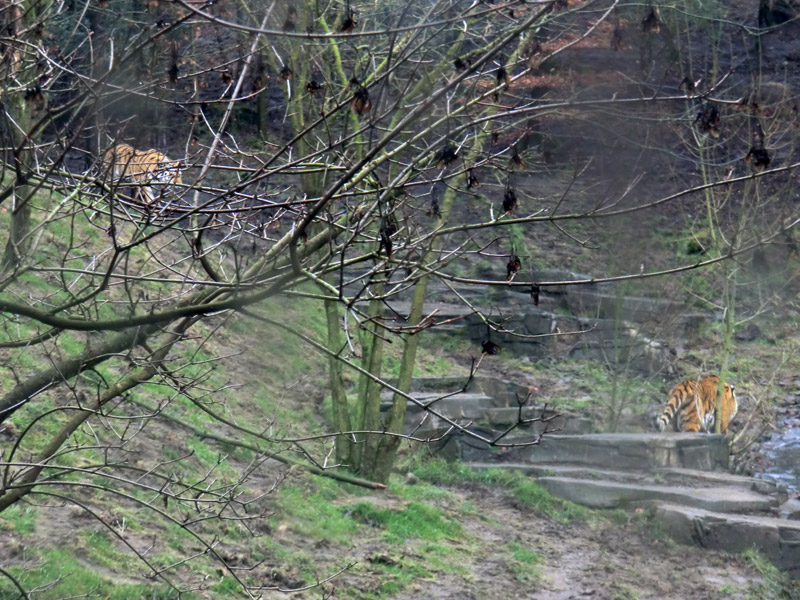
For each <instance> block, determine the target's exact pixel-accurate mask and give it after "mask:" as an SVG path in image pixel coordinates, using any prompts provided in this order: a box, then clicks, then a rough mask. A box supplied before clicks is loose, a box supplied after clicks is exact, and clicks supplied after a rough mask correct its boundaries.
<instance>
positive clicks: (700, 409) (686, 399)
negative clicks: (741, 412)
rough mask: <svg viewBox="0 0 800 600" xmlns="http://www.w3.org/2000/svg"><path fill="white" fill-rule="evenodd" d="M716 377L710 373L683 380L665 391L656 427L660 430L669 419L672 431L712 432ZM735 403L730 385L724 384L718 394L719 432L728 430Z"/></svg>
mask: <svg viewBox="0 0 800 600" xmlns="http://www.w3.org/2000/svg"><path fill="white" fill-rule="evenodd" d="M718 386H719V377H718V376H717V375H710V376H708V377H705V378H703V379H701V380H700V383H699V384H698V382H697V381H696V380H694V379H689V380H687V381H683V382H681V383H679V384H678V385H676V386H675V387H674V388H672V389H671V390H670V392H669V401H668V402H667V405H666V406H665V407H664V410H663V411H662V412H661V414H660V415H659V416H658V417H657V418H656V428H657V429H658V430H659V431H664V430H665V429H666V428H667V425H668V424H669V423H670V421H671V422H672V426H673V428H674V429H675V431H694V432H698V431H705V432H709V433H713V432H714V425H715V424H716V408H715V407H716V402H717V388H718ZM738 408H739V405H738V404H737V402H736V394H734V393H733V386H732V385H729V384H727V383H726V384H725V391H724V393H723V395H722V427H721V431H722V433H727V432H728V425H729V424H730V422H731V421H732V420H733V418H734V417H735V416H736V411H737V410H738Z"/></svg>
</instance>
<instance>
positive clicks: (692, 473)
mask: <svg viewBox="0 0 800 600" xmlns="http://www.w3.org/2000/svg"><path fill="white" fill-rule="evenodd" d="M654 474H655V476H656V477H657V478H660V479H662V480H663V481H665V482H667V483H674V484H678V485H690V486H707V487H711V486H724V487H738V488H742V489H746V490H752V491H754V492H758V493H759V494H767V495H770V496H778V495H782V494H783V492H784V488H782V487H781V486H779V485H778V484H776V483H775V482H774V481H767V480H766V479H759V478H758V477H747V476H746V475H735V474H733V473H723V472H719V471H700V470H698V469H675V468H666V469H656V470H655V471H654Z"/></svg>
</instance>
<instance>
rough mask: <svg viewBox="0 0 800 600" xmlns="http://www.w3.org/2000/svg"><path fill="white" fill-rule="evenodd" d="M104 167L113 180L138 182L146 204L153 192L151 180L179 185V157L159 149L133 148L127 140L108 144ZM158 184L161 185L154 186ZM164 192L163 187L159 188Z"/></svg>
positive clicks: (151, 198) (180, 181) (154, 193)
mask: <svg viewBox="0 0 800 600" xmlns="http://www.w3.org/2000/svg"><path fill="white" fill-rule="evenodd" d="M103 162H105V164H106V166H107V168H108V169H109V170H110V171H111V172H112V173H113V177H114V180H116V181H121V180H123V179H127V180H128V181H130V182H132V183H135V184H138V185H140V186H141V187H140V190H141V193H142V194H143V195H144V199H145V201H146V202H147V203H148V204H149V203H151V202H153V201H154V200H155V199H156V197H157V196H158V195H159V194H156V191H155V189H154V186H151V185H150V184H151V183H158V184H168V185H181V184H182V183H183V179H182V178H181V167H182V166H183V165H182V163H181V162H180V161H177V160H171V159H169V158H168V157H166V156H165V155H163V154H162V153H161V152H159V151H158V150H153V149H152V148H151V149H150V150H136V149H135V148H134V147H133V146H129V145H128V144H117V145H115V146H112V147H111V148H109V149H108V150H107V151H106V153H105V155H104V156H103ZM156 187H160V186H156ZM162 192H163V189H162Z"/></svg>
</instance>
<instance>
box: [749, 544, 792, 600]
mask: <svg viewBox="0 0 800 600" xmlns="http://www.w3.org/2000/svg"><path fill="white" fill-rule="evenodd" d="M742 557H743V558H744V560H745V562H746V563H747V565H748V566H749V567H750V568H751V569H753V570H754V571H755V572H756V573H758V574H759V575H760V576H761V581H760V582H759V583H757V584H755V585H753V586H752V588H751V589H750V590H749V591H748V594H747V598H748V600H797V599H798V598H800V582H798V581H792V579H791V578H790V577H789V575H788V574H786V573H784V572H782V571H780V570H779V569H778V568H777V567H776V566H775V565H773V564H772V563H771V562H770V561H769V559H768V558H766V557H765V556H764V555H762V554H761V553H760V552H759V551H758V550H756V549H755V548H752V549H751V550H747V551H745V552H743V553H742Z"/></svg>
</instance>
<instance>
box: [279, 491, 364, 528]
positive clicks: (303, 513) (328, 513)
mask: <svg viewBox="0 0 800 600" xmlns="http://www.w3.org/2000/svg"><path fill="white" fill-rule="evenodd" d="M312 481H313V483H314V486H315V487H316V489H313V488H312V489H309V488H308V487H306V486H299V485H293V484H284V485H282V486H281V487H280V488H279V490H278V492H277V509H278V510H277V513H276V515H275V517H273V521H275V522H277V521H281V520H283V519H285V518H286V517H290V518H291V522H292V527H293V528H294V529H296V530H297V531H299V532H300V533H302V534H304V535H307V536H310V537H312V538H314V539H322V540H334V541H339V542H348V541H349V540H350V539H351V536H352V535H353V534H355V533H356V532H358V530H359V529H360V527H361V526H360V524H359V523H358V522H357V521H355V520H353V519H352V518H350V517H349V516H348V515H347V514H346V513H345V511H343V510H342V509H341V508H340V507H337V506H336V505H335V504H334V503H333V501H334V500H335V499H337V498H338V497H340V496H342V495H344V491H343V490H342V489H341V488H340V487H339V486H338V485H336V484H335V483H333V482H331V481H330V480H325V479H324V478H322V477H315V478H312ZM317 486H318V487H317Z"/></svg>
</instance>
